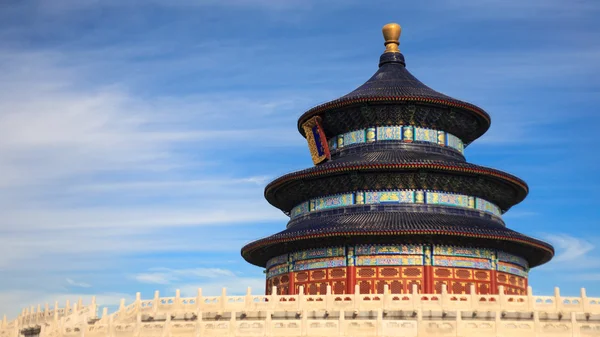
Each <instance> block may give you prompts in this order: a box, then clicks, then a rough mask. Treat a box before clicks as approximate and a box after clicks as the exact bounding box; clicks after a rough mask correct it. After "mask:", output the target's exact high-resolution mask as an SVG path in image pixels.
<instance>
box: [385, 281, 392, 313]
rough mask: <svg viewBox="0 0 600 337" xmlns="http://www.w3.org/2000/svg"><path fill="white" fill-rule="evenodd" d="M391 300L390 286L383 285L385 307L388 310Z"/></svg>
mask: <svg viewBox="0 0 600 337" xmlns="http://www.w3.org/2000/svg"><path fill="white" fill-rule="evenodd" d="M390 300H391V296H390V286H389V285H388V284H387V283H386V284H384V285H383V307H384V308H387V306H388V305H389V303H390Z"/></svg>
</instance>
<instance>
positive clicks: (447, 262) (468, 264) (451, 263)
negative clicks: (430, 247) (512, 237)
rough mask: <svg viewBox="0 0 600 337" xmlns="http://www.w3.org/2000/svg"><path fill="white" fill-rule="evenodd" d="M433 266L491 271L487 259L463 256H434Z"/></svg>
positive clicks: (489, 262)
mask: <svg viewBox="0 0 600 337" xmlns="http://www.w3.org/2000/svg"><path fill="white" fill-rule="evenodd" d="M433 265H434V266H438V267H459V268H474V269H492V262H491V261H490V260H489V259H480V258H469V257H463V256H441V255H438V256H435V255H434V256H433Z"/></svg>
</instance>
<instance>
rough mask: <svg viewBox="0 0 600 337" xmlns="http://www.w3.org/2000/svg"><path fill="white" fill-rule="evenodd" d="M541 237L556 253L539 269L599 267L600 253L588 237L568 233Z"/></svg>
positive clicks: (586, 268) (587, 269)
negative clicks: (550, 244)
mask: <svg viewBox="0 0 600 337" xmlns="http://www.w3.org/2000/svg"><path fill="white" fill-rule="evenodd" d="M543 238H544V239H545V240H547V241H549V242H550V243H552V245H553V246H554V248H555V249H556V255H555V257H554V258H553V259H552V261H551V262H549V263H548V264H546V265H544V266H542V267H540V268H539V270H546V271H550V270H556V269H566V270H578V269H580V270H582V271H589V270H590V269H593V268H598V267H600V254H598V252H597V249H596V248H597V247H596V245H595V244H593V242H592V240H591V239H590V238H581V237H576V236H572V235H570V234H564V233H560V234H544V235H543Z"/></svg>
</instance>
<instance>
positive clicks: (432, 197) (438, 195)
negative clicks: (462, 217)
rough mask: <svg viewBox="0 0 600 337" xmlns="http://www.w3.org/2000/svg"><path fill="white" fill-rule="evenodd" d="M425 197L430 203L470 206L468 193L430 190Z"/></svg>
mask: <svg viewBox="0 0 600 337" xmlns="http://www.w3.org/2000/svg"><path fill="white" fill-rule="evenodd" d="M425 198H426V200H427V203H428V204H433V205H446V206H458V207H469V197H468V196H466V195H460V194H452V193H442V192H429V191H428V192H426V193H425Z"/></svg>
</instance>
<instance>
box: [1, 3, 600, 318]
mask: <svg viewBox="0 0 600 337" xmlns="http://www.w3.org/2000/svg"><path fill="white" fill-rule="evenodd" d="M599 14H600V3H598V2H597V1H595V0H589V1H576V0H573V1H564V0H562V1H558V0H531V1H521V0H460V1H459V0H454V1H452V0H450V1H441V0H432V1H427V2H409V1H397V0H396V1H369V2H364V1H358V0H344V1H341V0H333V1H316V0H302V1H299V0H288V1H285V2H284V1H276V0H218V1H217V0H196V1H193V0H149V1H141V0H104V1H100V0H53V1H42V0H29V1H18V0H0V74H1V75H0V173H1V174H0V212H1V216H0V313H6V314H7V315H8V316H9V318H14V317H16V315H17V314H18V313H19V312H20V311H21V308H22V307H25V306H30V305H37V304H38V303H41V304H42V305H43V304H44V303H46V302H49V303H51V304H53V303H54V301H56V300H58V301H60V303H61V305H63V303H64V302H65V300H67V299H70V300H71V301H74V300H76V299H77V298H78V297H83V298H84V302H86V303H89V301H90V298H91V296H92V295H96V297H97V302H98V304H99V305H100V306H108V307H109V308H114V306H115V305H116V304H118V302H119V299H120V298H125V299H126V301H127V302H128V303H129V302H130V301H131V300H132V299H133V298H135V293H136V292H141V293H142V297H143V298H151V297H152V296H153V294H154V291H155V290H159V291H160V292H161V294H163V295H165V296H174V293H175V289H181V292H182V295H184V296H194V295H195V294H196V291H197V288H198V287H202V288H203V292H204V294H214V295H217V294H220V292H221V288H222V287H227V288H228V289H229V290H228V291H229V293H231V294H240V293H244V292H245V291H246V288H247V287H252V290H253V292H257V293H260V292H263V291H264V277H265V276H264V274H263V271H262V269H261V268H258V267H254V266H252V265H250V264H248V263H246V262H245V261H244V260H243V259H242V258H241V256H240V248H241V247H242V246H243V245H244V244H246V243H248V242H250V241H252V240H254V239H257V238H261V237H263V236H267V235H269V234H272V233H275V232H278V231H280V230H282V229H284V228H285V224H286V222H287V217H286V216H285V215H284V214H282V213H281V212H280V211H279V210H277V209H275V208H273V207H271V206H270V205H269V204H268V203H267V202H266V201H265V200H264V197H263V189H264V186H265V185H266V184H267V183H268V182H269V181H271V180H272V179H274V178H276V177H278V176H280V175H282V174H285V173H288V172H291V171H295V170H300V169H304V168H307V167H310V166H312V161H311V159H310V155H309V152H308V148H307V145H306V142H305V140H304V138H302V137H301V136H300V134H299V133H298V131H297V129H296V121H297V118H298V117H299V116H300V115H301V114H302V113H303V112H304V111H306V110H307V109H309V108H311V107H312V106H314V105H317V104H320V103H323V102H326V101H328V100H331V99H335V98H337V97H339V96H341V95H344V94H346V93H348V92H350V91H352V90H354V89H355V88H356V87H358V86H359V85H361V84H362V83H363V82H365V81H366V80H367V79H368V78H369V77H370V76H371V75H372V74H373V73H374V72H375V71H376V70H377V63H378V60H379V55H380V54H381V53H382V52H383V50H384V46H383V39H382V37H381V27H382V26H383V25H384V24H386V23H388V22H398V23H399V24H400V25H402V27H403V32H402V36H401V44H400V49H401V51H402V52H403V54H404V56H405V57H406V62H407V68H408V69H409V70H410V71H411V72H412V73H413V74H414V75H415V76H416V77H417V78H419V79H420V80H421V81H423V82H424V83H425V84H427V85H429V86H430V87H432V88H434V89H436V90H437V91H440V92H442V93H445V94H448V95H450V96H453V97H456V98H458V99H462V100H466V101H468V102H471V103H474V104H476V105H478V106H480V107H482V108H483V109H485V110H486V111H487V112H488V113H489V114H490V115H491V117H492V126H491V128H490V130H489V131H488V132H487V133H486V134H485V135H484V136H483V137H481V138H480V139H479V140H477V141H475V142H474V143H473V144H471V145H470V146H469V147H468V148H467V149H466V153H465V154H466V157H467V160H469V161H470V162H472V163H476V164H479V165H483V166H488V167H495V168H499V169H502V170H505V171H507V172H510V173H512V174H515V175H517V176H518V177H520V178H522V179H524V180H525V181H526V182H527V183H528V184H529V186H530V194H529V196H528V197H527V198H526V199H525V201H523V202H522V203H521V204H519V205H517V206H515V207H513V208H512V209H511V210H510V211H509V212H508V213H506V214H505V215H504V219H505V222H506V224H507V225H508V227H510V228H512V229H515V230H517V231H520V232H523V233H525V234H527V235H530V236H533V237H536V238H540V239H543V240H547V241H549V242H550V243H552V244H553V245H554V247H555V248H556V256H555V258H554V259H553V260H552V261H551V262H550V263H548V264H546V265H544V266H541V267H538V268H535V269H533V270H532V271H531V273H530V284H531V286H532V287H533V291H534V294H546V295H551V294H552V293H553V289H554V287H556V286H558V287H560V289H561V292H562V294H565V295H568V296H577V295H578V294H579V289H580V288H581V287H586V288H587V292H588V295H589V296H599V297H600V287H599V286H598V284H599V283H598V282H599V281H600V248H599V245H600V244H599V243H598V242H600V241H599V240H598V239H599V238H600V233H599V231H598V226H600V207H598V205H597V202H598V201H597V200H598V198H597V195H596V193H598V190H599V189H600V175H599V174H598V172H599V169H600V158H599V156H598V153H599V152H598V148H597V146H598V144H599V142H598V138H597V137H598V131H597V127H598V124H599V123H600V117H599V114H598V108H597V107H598V105H599V103H600V81H599V80H598V79H599V78H600V44H599V43H598V41H600V22H599V21H598V20H597V17H598V15H599Z"/></svg>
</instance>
